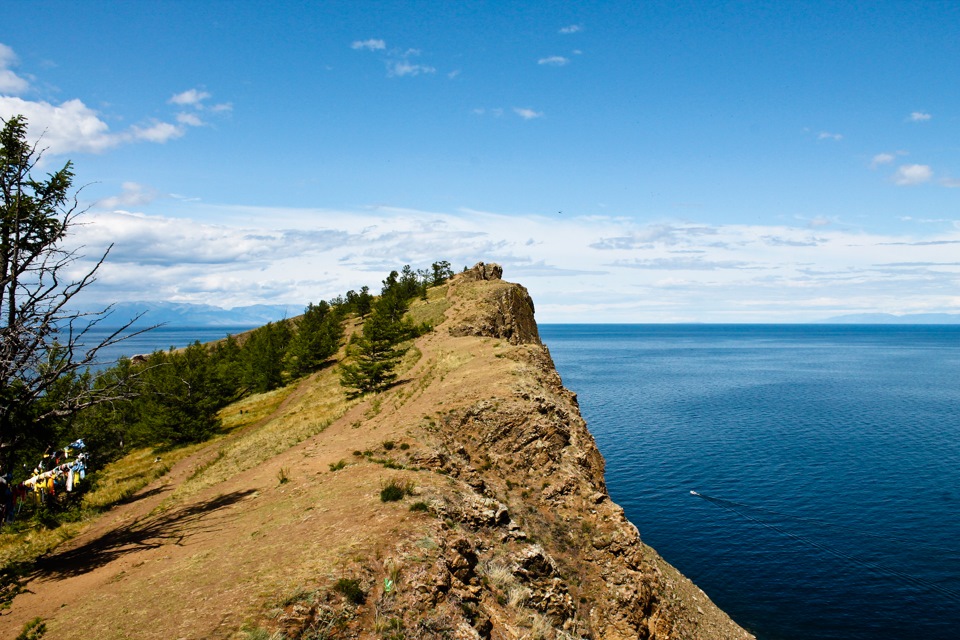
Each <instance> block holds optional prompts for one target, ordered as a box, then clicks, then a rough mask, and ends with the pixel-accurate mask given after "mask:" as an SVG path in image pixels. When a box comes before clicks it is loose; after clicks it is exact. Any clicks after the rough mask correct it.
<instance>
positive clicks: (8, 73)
mask: <svg viewBox="0 0 960 640" xmlns="http://www.w3.org/2000/svg"><path fill="white" fill-rule="evenodd" d="M18 63H19V59H18V58H17V54H16V53H14V51H13V49H11V48H10V47H8V46H7V45H5V44H3V43H2V42H0V93H5V94H12V95H19V94H21V93H23V92H25V91H26V90H27V89H29V88H30V83H29V82H27V80H25V79H24V78H21V77H20V76H18V75H17V74H16V73H14V71H13V69H12V68H11V67H15V66H17V64H18Z"/></svg>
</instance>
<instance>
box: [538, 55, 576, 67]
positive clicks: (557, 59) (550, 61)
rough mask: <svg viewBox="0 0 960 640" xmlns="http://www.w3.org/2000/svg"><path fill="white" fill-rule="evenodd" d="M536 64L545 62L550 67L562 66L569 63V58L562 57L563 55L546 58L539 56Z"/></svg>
mask: <svg viewBox="0 0 960 640" xmlns="http://www.w3.org/2000/svg"><path fill="white" fill-rule="evenodd" d="M537 64H546V65H550V66H552V67H562V66H564V65H566V64H570V59H569V58H564V57H563V56H549V57H547V58H540V59H539V60H537Z"/></svg>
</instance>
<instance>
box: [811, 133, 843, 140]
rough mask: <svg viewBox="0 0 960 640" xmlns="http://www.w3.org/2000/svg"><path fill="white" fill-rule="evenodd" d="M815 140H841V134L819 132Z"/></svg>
mask: <svg viewBox="0 0 960 640" xmlns="http://www.w3.org/2000/svg"><path fill="white" fill-rule="evenodd" d="M817 140H843V134H842V133H831V132H829V131H821V132H820V133H818V134H817Z"/></svg>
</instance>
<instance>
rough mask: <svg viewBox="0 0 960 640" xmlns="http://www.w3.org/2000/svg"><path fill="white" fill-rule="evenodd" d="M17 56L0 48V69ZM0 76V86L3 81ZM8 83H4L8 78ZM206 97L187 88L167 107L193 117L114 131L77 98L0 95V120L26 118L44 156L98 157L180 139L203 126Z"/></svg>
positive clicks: (225, 108)
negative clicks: (181, 109) (53, 100)
mask: <svg viewBox="0 0 960 640" xmlns="http://www.w3.org/2000/svg"><path fill="white" fill-rule="evenodd" d="M15 60H16V56H15V54H14V53H13V51H12V50H11V49H10V48H9V47H7V46H6V45H2V44H0V70H2V69H3V68H4V67H5V66H9V65H10V64H12V63H13V62H15ZM4 77H6V76H3V75H2V73H0V84H2V83H3V82H4V80H3V78H4ZM8 80H9V78H8ZM210 97H211V94H210V93H208V92H206V91H202V90H199V89H188V90H187V91H184V92H182V93H177V94H174V95H173V96H172V97H171V98H170V99H169V100H168V101H167V102H168V103H169V104H172V105H176V106H178V107H191V108H192V109H193V110H194V111H193V112H182V113H179V114H177V115H176V116H174V119H175V122H167V121H165V120H161V119H156V118H155V119H150V120H147V121H144V122H139V123H136V124H133V125H131V126H129V127H127V128H126V129H125V130H122V131H113V130H111V128H110V126H109V125H108V124H107V121H106V120H105V119H104V118H103V117H102V116H101V114H100V113H99V112H98V111H96V110H94V109H91V108H90V107H88V106H87V105H86V104H84V102H83V101H82V100H80V99H79V98H73V99H70V100H66V101H64V102H61V103H60V104H54V103H51V102H47V101H45V100H25V99H23V98H21V97H18V96H12V95H0V117H3V118H10V117H12V116H14V115H17V114H20V115H23V116H25V117H26V119H27V126H28V137H29V138H30V139H31V141H33V142H37V143H38V145H39V147H40V148H41V149H43V150H44V151H45V153H46V154H48V156H49V155H62V154H68V153H76V152H80V153H103V152H105V151H108V150H110V149H113V148H115V147H118V146H121V145H124V144H131V143H136V142H152V143H157V144H162V143H165V142H167V141H169V140H173V139H176V138H179V137H181V136H183V135H184V134H185V132H186V128H187V127H195V126H200V125H202V124H203V121H202V120H201V119H200V117H199V116H198V115H196V113H195V112H196V111H202V110H204V109H205V108H206V106H205V104H204V101H205V100H207V99H208V98H210ZM230 108H231V107H230V105H229V104H220V105H215V106H213V107H211V108H209V111H210V112H223V111H229V110H230Z"/></svg>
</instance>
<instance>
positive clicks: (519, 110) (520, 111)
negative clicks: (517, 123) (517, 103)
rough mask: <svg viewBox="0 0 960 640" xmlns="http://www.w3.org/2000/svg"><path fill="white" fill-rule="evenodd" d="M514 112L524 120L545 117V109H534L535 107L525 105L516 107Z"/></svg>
mask: <svg viewBox="0 0 960 640" xmlns="http://www.w3.org/2000/svg"><path fill="white" fill-rule="evenodd" d="M513 112H514V113H515V114H517V115H518V116H520V117H521V118H523V119H524V120H533V119H535V118H542V117H543V111H534V110H533V109H526V108H523V107H514V108H513Z"/></svg>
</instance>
